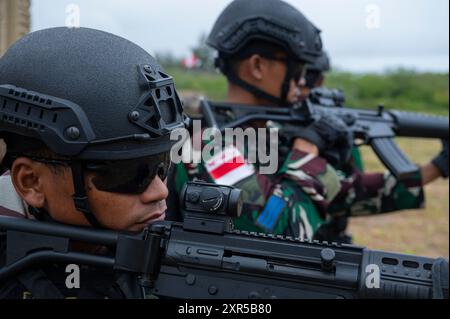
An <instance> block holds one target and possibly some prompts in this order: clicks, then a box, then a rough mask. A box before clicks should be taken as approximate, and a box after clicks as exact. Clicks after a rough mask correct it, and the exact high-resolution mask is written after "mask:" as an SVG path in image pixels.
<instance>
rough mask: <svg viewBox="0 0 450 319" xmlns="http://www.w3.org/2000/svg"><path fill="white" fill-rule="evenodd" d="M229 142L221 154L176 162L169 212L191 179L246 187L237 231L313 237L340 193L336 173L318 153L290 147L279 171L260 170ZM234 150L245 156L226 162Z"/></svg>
mask: <svg viewBox="0 0 450 319" xmlns="http://www.w3.org/2000/svg"><path fill="white" fill-rule="evenodd" d="M225 146H226V147H224V149H223V150H222V152H221V153H220V154H218V155H215V156H214V158H206V159H205V158H203V159H202V162H201V163H199V164H193V163H188V164H184V163H180V164H177V165H176V167H175V170H174V173H173V174H171V176H170V177H169V182H168V183H169V190H170V191H171V193H172V196H173V198H174V200H169V201H168V206H169V210H168V211H169V212H170V211H172V212H174V211H177V208H173V206H172V207H171V203H173V202H174V201H176V198H178V194H179V193H180V191H181V189H182V187H183V185H184V183H186V182H187V181H190V180H203V181H206V182H210V183H216V184H223V185H230V186H235V187H237V188H240V189H242V191H243V195H244V209H243V215H242V216H241V217H240V218H238V219H236V220H235V226H236V227H237V228H238V229H240V230H246V231H255V232H266V233H274V234H277V235H285V236H292V237H297V238H304V239H311V238H312V237H313V234H314V232H315V231H316V230H317V228H318V227H319V226H320V225H321V223H323V222H324V220H325V218H326V214H327V210H328V205H329V203H330V202H331V200H332V199H333V198H334V197H335V196H336V195H337V194H338V192H339V191H340V183H339V177H338V175H337V173H336V171H335V170H334V169H333V168H332V167H331V166H330V165H328V164H327V163H326V161H325V160H324V159H322V158H320V157H314V156H312V155H309V154H306V153H303V152H300V151H292V152H290V153H289V154H288V155H287V156H286V157H284V158H285V160H284V161H282V162H280V163H282V165H279V169H278V170H277V172H276V173H275V174H272V175H266V174H260V173H259V172H258V163H256V164H249V163H247V161H246V150H245V149H240V150H238V149H236V147H235V146H231V145H225ZM233 152H234V153H237V156H238V157H239V156H241V157H242V163H225V162H224V160H223V159H225V158H228V159H229V158H230V156H231V157H232V155H230V154H231V153H233ZM324 185H326V186H324ZM174 194H177V195H174ZM168 216H169V217H170V213H169V214H168ZM174 219H176V218H174Z"/></svg>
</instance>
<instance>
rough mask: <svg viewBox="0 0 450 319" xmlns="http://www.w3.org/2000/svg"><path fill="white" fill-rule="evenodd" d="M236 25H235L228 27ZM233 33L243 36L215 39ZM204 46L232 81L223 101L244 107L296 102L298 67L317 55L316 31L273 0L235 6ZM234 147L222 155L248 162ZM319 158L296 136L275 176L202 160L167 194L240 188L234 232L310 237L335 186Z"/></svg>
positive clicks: (185, 167)
mask: <svg viewBox="0 0 450 319" xmlns="http://www.w3.org/2000/svg"><path fill="white" fill-rule="evenodd" d="M230 17H232V20H231V21H230V20H229V19H230ZM255 17H256V18H255ZM235 21H240V25H234V27H233V26H232V24H233V23H234V22H235ZM293 26H298V27H293ZM230 28H231V29H233V28H234V29H233V30H231V29H230ZM240 30H242V32H241V31H240ZM222 31H226V32H228V33H227V34H225V33H222ZM233 34H235V35H239V36H240V38H239V39H231V40H230V39H229V38H228V40H230V41H223V40H222V39H220V38H221V37H223V39H224V40H225V38H226V37H227V35H228V36H230V35H231V36H230V37H232V35H233ZM293 40H295V41H293ZM208 42H209V44H210V45H212V46H213V47H215V48H216V49H218V51H219V52H220V58H219V60H218V61H219V64H221V65H220V68H221V70H222V71H223V72H224V73H225V74H226V76H227V78H228V80H229V97H228V102H233V103H240V104H249V105H283V106H286V105H288V103H287V101H291V100H293V99H297V100H298V98H299V97H300V90H299V88H298V85H297V84H298V82H299V81H304V78H303V75H302V70H304V67H303V66H304V65H305V64H306V63H310V62H312V61H313V60H314V59H315V58H316V57H317V56H318V55H319V54H320V52H321V41H320V31H319V30H318V29H317V28H316V27H315V26H314V25H313V24H311V22H309V21H308V20H307V19H306V18H305V17H304V16H303V15H302V14H301V13H300V12H299V11H298V10H296V9H295V8H293V7H292V6H290V5H288V4H286V3H285V2H282V1H275V0H264V1H255V0H251V1H243V0H237V1H234V2H233V3H231V4H230V5H229V6H228V7H227V9H225V11H224V12H223V13H222V15H221V16H220V17H219V19H218V21H217V22H216V25H215V27H214V28H213V31H212V32H211V34H210V36H209V40H208ZM224 43H225V44H226V45H229V46H228V50H222V46H221V45H222V44H224ZM241 44H245V45H241ZM233 46H234V47H233ZM264 125H265V124H264V123H263V124H261V123H259V125H255V127H256V126H258V127H261V126H264ZM329 128H330V130H333V128H332V127H331V126H330V127H329ZM194 134H195V133H194ZM197 134H199V133H198V132H197ZM231 147H233V146H230V147H228V148H225V150H224V152H223V154H222V155H221V156H223V157H229V156H231V155H229V154H232V153H233V152H234V153H236V152H237V153H238V156H242V157H246V153H247V150H246V147H245V146H240V145H236V146H235V147H236V148H237V150H232V149H231ZM197 151H199V150H197ZM317 155H318V149H317V147H316V146H315V145H313V144H312V143H310V142H308V141H306V140H305V139H296V140H295V141H294V142H293V145H292V147H291V148H290V149H289V150H288V152H286V154H283V156H281V154H280V161H279V163H280V164H282V165H280V168H279V169H278V170H277V172H276V173H275V174H272V175H265V174H260V173H259V172H258V169H257V168H258V165H259V163H256V164H255V165H251V164H248V163H246V162H245V163H244V164H243V165H242V166H241V167H239V168H237V169H236V171H234V170H229V168H230V167H227V164H224V163H220V162H219V163H215V162H214V159H212V161H211V159H209V158H203V159H202V160H203V162H202V163H201V164H199V165H197V164H192V163H190V164H178V165H177V166H176V172H175V174H174V175H175V181H174V183H170V182H169V189H170V188H171V190H172V192H170V193H171V195H172V196H173V197H174V199H175V198H176V197H177V195H176V194H177V193H179V191H180V189H181V187H182V186H183V184H184V183H185V182H186V181H188V180H192V179H202V180H205V181H209V182H215V183H219V184H228V185H233V186H236V187H239V188H241V189H242V190H243V193H244V202H245V208H244V214H243V216H241V217H240V218H238V219H237V220H236V221H235V225H236V226H237V228H239V229H242V230H248V231H258V232H269V233H275V234H283V235H290V236H295V237H301V238H312V236H313V234H314V232H315V231H316V230H317V228H318V227H319V226H320V224H321V223H322V222H323V221H324V220H325V219H326V213H327V205H328V203H329V202H331V200H332V199H333V197H334V196H336V194H337V193H338V192H339V189H340V184H339V179H338V176H337V174H336V172H335V170H334V169H333V168H332V167H331V166H330V165H328V164H327V163H326V161H325V160H324V159H323V158H321V157H318V156H317ZM231 165H232V164H231ZM221 171H222V173H223V171H225V172H227V174H221ZM323 185H327V187H324V186H323ZM175 202H176V200H169V201H168V203H169V209H168V212H169V213H170V212H175V211H178V209H175V208H173V209H171V204H173V203H175ZM172 218H176V217H174V216H172Z"/></svg>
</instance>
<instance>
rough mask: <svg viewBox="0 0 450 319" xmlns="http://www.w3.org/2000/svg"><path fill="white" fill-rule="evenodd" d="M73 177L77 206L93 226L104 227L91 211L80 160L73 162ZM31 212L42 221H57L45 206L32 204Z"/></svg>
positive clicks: (73, 196)
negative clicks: (40, 206)
mask: <svg viewBox="0 0 450 319" xmlns="http://www.w3.org/2000/svg"><path fill="white" fill-rule="evenodd" d="M71 168H72V179H73V186H74V190H75V194H74V195H72V198H73V201H74V203H75V208H76V209H77V210H78V211H80V212H81V213H82V214H83V215H84V217H85V218H86V219H87V221H88V222H89V224H91V226H92V227H94V228H97V229H103V228H104V227H103V226H102V225H101V224H100V223H99V221H98V220H97V218H96V217H95V215H94V214H93V213H92V212H91V210H90V207H89V201H88V197H87V194H86V189H85V184H84V172H83V166H82V163H81V162H80V161H75V162H72V164H71ZM28 210H29V212H30V214H32V215H33V216H34V217H35V218H36V219H37V220H41V221H53V222H54V221H55V220H54V219H53V218H52V217H51V215H50V214H49V213H48V211H47V210H45V209H43V208H35V207H32V206H29V207H28Z"/></svg>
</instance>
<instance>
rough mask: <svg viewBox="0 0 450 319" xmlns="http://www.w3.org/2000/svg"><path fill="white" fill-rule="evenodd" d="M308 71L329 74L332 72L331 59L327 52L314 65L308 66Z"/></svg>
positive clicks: (323, 52) (322, 53)
mask: <svg viewBox="0 0 450 319" xmlns="http://www.w3.org/2000/svg"><path fill="white" fill-rule="evenodd" d="M307 68H308V71H310V70H311V71H318V72H328V71H330V70H331V65H330V57H329V56H328V54H327V52H326V51H322V52H321V54H320V55H319V57H317V58H316V59H315V60H314V61H313V62H312V63H308V65H307Z"/></svg>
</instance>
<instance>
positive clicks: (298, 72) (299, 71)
mask: <svg viewBox="0 0 450 319" xmlns="http://www.w3.org/2000/svg"><path fill="white" fill-rule="evenodd" d="M305 73H306V67H305V66H303V65H298V66H297V67H296V69H295V70H294V73H293V78H294V80H295V81H296V82H298V81H300V79H302V78H304V77H305Z"/></svg>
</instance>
